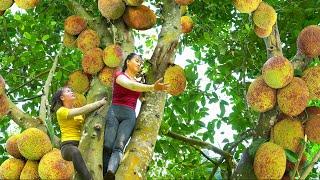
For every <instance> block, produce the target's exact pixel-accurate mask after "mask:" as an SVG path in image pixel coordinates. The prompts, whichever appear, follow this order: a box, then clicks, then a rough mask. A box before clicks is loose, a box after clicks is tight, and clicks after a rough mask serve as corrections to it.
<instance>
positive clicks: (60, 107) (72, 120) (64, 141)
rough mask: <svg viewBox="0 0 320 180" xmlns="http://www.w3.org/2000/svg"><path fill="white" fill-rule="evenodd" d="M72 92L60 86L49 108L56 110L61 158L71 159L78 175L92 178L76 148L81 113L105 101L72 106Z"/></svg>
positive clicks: (91, 109)
mask: <svg viewBox="0 0 320 180" xmlns="http://www.w3.org/2000/svg"><path fill="white" fill-rule="evenodd" d="M74 100H75V96H74V93H73V92H72V90H71V89H70V88H69V87H63V88H60V89H59V90H58V91H57V92H56V93H55V94H54V95H53V97H52V104H51V110H52V111H53V112H56V115H57V120H58V124H59V126H60V130H61V155H62V157H63V159H65V160H67V161H72V162H73V166H74V168H75V169H76V171H77V173H79V175H80V177H81V178H82V179H85V180H87V179H88V180H90V179H92V176H91V174H90V173H89V171H88V168H87V166H86V164H85V162H84V160H83V158H82V156H81V154H80V151H79V149H78V145H79V141H80V137H81V128H82V125H83V123H84V119H83V117H82V114H86V113H89V112H91V111H93V110H95V109H97V108H99V107H101V106H102V105H104V104H105V103H106V100H105V99H104V98H103V99H102V100H99V101H96V102H94V103H91V104H87V105H85V106H83V107H80V108H74V107H73V101H74Z"/></svg>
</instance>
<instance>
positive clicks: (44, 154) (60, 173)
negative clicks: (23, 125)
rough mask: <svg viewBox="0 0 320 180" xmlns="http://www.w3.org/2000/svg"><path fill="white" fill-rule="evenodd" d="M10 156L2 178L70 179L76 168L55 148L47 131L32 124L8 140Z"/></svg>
mask: <svg viewBox="0 0 320 180" xmlns="http://www.w3.org/2000/svg"><path fill="white" fill-rule="evenodd" d="M6 151H7V152H8V153H9V154H10V158H9V159H7V160H5V161H4V162H3V163H2V164H1V165H0V179H70V178H72V175H73V172H74V168H73V164H72V162H71V161H65V160H63V158H62V156H61V152H60V150H58V149H54V148H52V145H51V142H50V139H49V137H48V135H47V134H46V133H44V132H43V131H41V130H39V129H37V128H29V129H26V130H25V131H23V132H22V133H21V134H16V135H12V136H11V137H9V139H8V140H7V142H6Z"/></svg>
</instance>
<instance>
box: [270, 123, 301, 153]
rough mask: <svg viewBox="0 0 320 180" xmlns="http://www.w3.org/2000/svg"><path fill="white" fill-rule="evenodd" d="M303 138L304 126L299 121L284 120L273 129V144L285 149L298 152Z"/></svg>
mask: <svg viewBox="0 0 320 180" xmlns="http://www.w3.org/2000/svg"><path fill="white" fill-rule="evenodd" d="M303 138H304V130H303V126H302V123H301V121H299V120H297V119H289V118H288V119H283V120H282V121H280V122H278V123H276V124H275V125H274V127H273V138H272V139H273V142H274V143H275V144H278V145H280V146H281V147H282V148H283V149H289V150H291V151H293V152H298V148H299V145H300V140H301V139H303Z"/></svg>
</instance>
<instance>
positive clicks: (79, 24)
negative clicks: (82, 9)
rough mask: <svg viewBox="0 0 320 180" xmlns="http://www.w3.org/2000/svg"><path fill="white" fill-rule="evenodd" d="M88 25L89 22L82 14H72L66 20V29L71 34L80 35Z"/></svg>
mask: <svg viewBox="0 0 320 180" xmlns="http://www.w3.org/2000/svg"><path fill="white" fill-rule="evenodd" d="M86 27H87V22H86V20H85V19H83V18H82V17H80V16H76V15H72V16H69V17H68V18H67V19H66V20H65V21H64V31H65V32H67V33H68V34H71V35H78V34H80V33H81V32H82V31H83V30H85V29H86Z"/></svg>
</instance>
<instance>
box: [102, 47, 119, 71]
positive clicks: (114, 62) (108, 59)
mask: <svg viewBox="0 0 320 180" xmlns="http://www.w3.org/2000/svg"><path fill="white" fill-rule="evenodd" d="M122 59H123V53H122V49H121V47H120V46H119V45H116V44H113V45H109V46H107V47H106V48H105V49H104V50H103V62H104V64H105V65H107V66H108V67H111V68H113V67H118V66H119V65H120V63H121V61H122Z"/></svg>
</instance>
